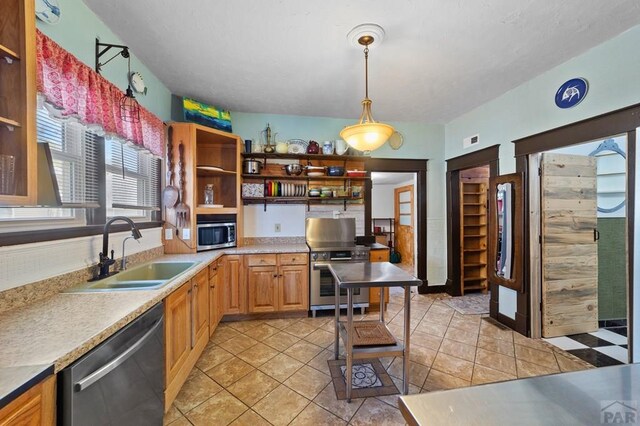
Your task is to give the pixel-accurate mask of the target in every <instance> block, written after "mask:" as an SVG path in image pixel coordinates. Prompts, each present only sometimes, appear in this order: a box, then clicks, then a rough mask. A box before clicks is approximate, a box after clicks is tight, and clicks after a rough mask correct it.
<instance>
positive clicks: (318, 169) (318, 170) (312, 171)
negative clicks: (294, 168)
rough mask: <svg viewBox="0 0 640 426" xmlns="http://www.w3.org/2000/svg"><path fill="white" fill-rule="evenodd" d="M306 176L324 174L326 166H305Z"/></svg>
mask: <svg viewBox="0 0 640 426" xmlns="http://www.w3.org/2000/svg"><path fill="white" fill-rule="evenodd" d="M305 169H306V171H307V176H311V177H317V176H324V175H325V173H326V167H324V166H306V167H305Z"/></svg>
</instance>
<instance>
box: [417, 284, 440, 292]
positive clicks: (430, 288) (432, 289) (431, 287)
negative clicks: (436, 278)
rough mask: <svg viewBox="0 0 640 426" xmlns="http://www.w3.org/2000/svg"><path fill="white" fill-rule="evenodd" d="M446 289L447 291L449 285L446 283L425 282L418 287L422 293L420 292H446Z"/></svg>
mask: <svg viewBox="0 0 640 426" xmlns="http://www.w3.org/2000/svg"><path fill="white" fill-rule="evenodd" d="M421 290H422V291H421ZM446 291H447V286H446V285H426V284H423V285H421V286H420V287H418V293H420V294H434V293H446Z"/></svg>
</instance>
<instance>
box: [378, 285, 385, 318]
mask: <svg viewBox="0 0 640 426" xmlns="http://www.w3.org/2000/svg"><path fill="white" fill-rule="evenodd" d="M378 289H379V290H380V322H381V323H383V324H384V289H385V287H378Z"/></svg>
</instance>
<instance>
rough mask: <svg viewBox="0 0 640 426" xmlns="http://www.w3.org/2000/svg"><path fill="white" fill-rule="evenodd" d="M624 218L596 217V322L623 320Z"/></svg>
mask: <svg viewBox="0 0 640 426" xmlns="http://www.w3.org/2000/svg"><path fill="white" fill-rule="evenodd" d="M625 222H626V218H624V217H615V218H598V231H599V232H600V239H599V240H598V319H599V320H608V319H623V318H624V319H626V318H627V247H626V223H625Z"/></svg>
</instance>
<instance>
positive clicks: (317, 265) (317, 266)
mask: <svg viewBox="0 0 640 426" xmlns="http://www.w3.org/2000/svg"><path fill="white" fill-rule="evenodd" d="M328 267H329V265H328V264H326V263H314V264H313V270H314V271H320V270H321V269H325V270H326V269H327V268H328Z"/></svg>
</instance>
